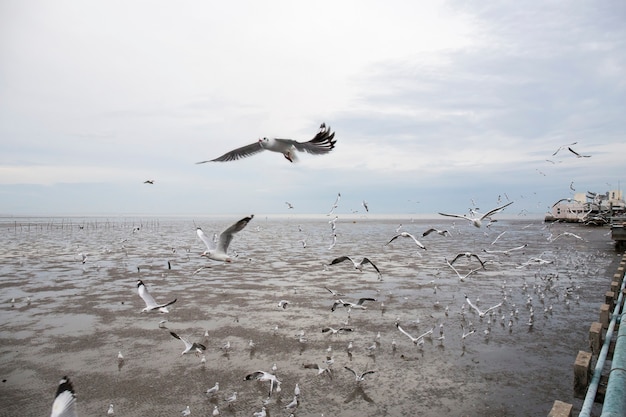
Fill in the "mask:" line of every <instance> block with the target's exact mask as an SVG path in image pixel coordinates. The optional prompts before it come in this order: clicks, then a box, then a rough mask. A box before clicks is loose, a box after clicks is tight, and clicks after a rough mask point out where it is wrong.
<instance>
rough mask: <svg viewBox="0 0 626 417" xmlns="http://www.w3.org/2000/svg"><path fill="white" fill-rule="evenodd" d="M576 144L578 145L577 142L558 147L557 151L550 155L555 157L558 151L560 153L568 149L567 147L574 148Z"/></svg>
mask: <svg viewBox="0 0 626 417" xmlns="http://www.w3.org/2000/svg"><path fill="white" fill-rule="evenodd" d="M577 143H578V142H572V143H570V144H567V145H563V146H559V149H557V150H556V151H555V152H554V153H553V154H552V156H555V155H556V154H557V153H559V151H561V150H562V149H565V148H567V147H569V146H574V145H576V144H577Z"/></svg>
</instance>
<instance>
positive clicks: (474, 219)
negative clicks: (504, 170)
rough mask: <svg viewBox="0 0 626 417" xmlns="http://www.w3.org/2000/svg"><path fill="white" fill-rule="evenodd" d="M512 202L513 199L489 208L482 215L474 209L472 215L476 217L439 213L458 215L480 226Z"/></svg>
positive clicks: (449, 215)
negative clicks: (478, 215) (491, 208)
mask: <svg viewBox="0 0 626 417" xmlns="http://www.w3.org/2000/svg"><path fill="white" fill-rule="evenodd" d="M511 204H513V201H511V202H510V203H507V204H505V205H503V206H500V207H496V208H494V209H493V210H489V211H488V212H487V213H485V214H483V215H481V216H480V217H476V214H479V213H476V212H474V211H473V210H472V216H474V217H468V216H467V215H466V214H463V215H460V214H446V213H439V214H440V215H441V216H447V217H458V218H459V219H465V220H467V221H469V222H471V223H472V224H473V225H474V226H476V227H480V226H482V221H483V220H485V219H487V218H490V217H491V216H493V215H494V214H496V213H499V212H500V211H502V210H503V209H504V208H505V207H507V206H510V205H511Z"/></svg>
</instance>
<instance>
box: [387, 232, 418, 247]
mask: <svg viewBox="0 0 626 417" xmlns="http://www.w3.org/2000/svg"><path fill="white" fill-rule="evenodd" d="M399 237H410V238H411V239H413V241H414V242H415V244H416V245H417V246H419V247H420V248H422V249H424V250H426V246H424V245H422V243H421V242H420V241H419V240H417V239H416V238H415V236H413V235H412V234H410V233H409V232H401V233H399V234H397V235H395V236H394V237H392V238H391V239H390V240H389V242H387V243H385V246H387V245H388V244H390V243H391V242H393V241H394V240H396V239H397V238H399Z"/></svg>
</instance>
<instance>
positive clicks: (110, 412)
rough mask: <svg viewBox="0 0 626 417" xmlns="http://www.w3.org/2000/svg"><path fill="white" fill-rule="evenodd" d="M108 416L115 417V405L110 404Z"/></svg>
mask: <svg viewBox="0 0 626 417" xmlns="http://www.w3.org/2000/svg"><path fill="white" fill-rule="evenodd" d="M107 415H108V416H113V415H115V410H114V409H113V404H109V409H108V410H107Z"/></svg>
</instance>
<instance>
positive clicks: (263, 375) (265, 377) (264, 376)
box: [243, 371, 281, 397]
mask: <svg viewBox="0 0 626 417" xmlns="http://www.w3.org/2000/svg"><path fill="white" fill-rule="evenodd" d="M243 379H244V381H251V380H257V381H262V382H263V381H269V382H270V392H269V395H268V397H271V396H272V391H273V389H274V385H276V386H277V387H279V386H280V384H281V382H280V380H279V379H278V378H276V375H274V374H270V373H269V372H265V371H256V372H252V373H251V374H248V375H246V376H245V377H244V378H243Z"/></svg>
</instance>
